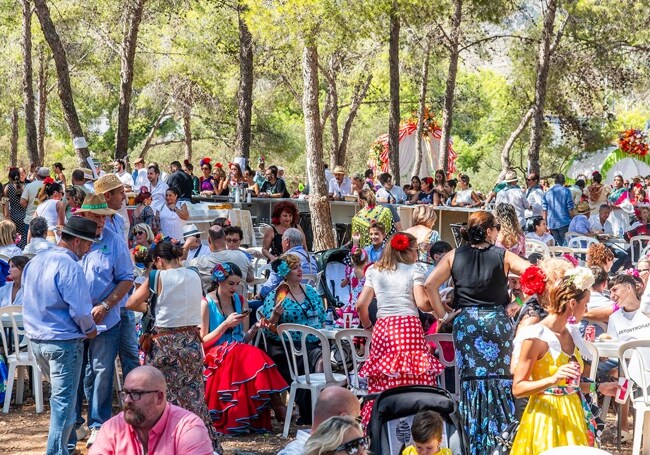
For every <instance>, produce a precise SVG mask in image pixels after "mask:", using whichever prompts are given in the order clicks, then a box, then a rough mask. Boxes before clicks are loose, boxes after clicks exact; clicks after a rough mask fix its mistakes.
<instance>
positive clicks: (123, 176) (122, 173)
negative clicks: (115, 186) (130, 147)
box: [113, 158, 133, 191]
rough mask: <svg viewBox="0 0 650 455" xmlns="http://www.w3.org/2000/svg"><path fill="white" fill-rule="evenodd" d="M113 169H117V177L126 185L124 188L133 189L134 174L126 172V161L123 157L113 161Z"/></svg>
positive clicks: (126, 189)
mask: <svg viewBox="0 0 650 455" xmlns="http://www.w3.org/2000/svg"><path fill="white" fill-rule="evenodd" d="M113 171H115V175H117V178H118V179H120V182H122V184H123V185H124V190H125V191H131V190H132V189H133V176H132V175H131V174H129V173H128V172H126V161H124V160H123V159H121V158H120V159H117V160H115V163H113Z"/></svg>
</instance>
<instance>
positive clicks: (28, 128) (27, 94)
mask: <svg viewBox="0 0 650 455" xmlns="http://www.w3.org/2000/svg"><path fill="white" fill-rule="evenodd" d="M21 3H22V7H23V100H24V101H23V102H24V109H25V148H26V149H27V158H28V159H29V162H30V163H32V164H36V165H38V166H40V165H41V164H43V163H41V161H40V160H39V156H38V143H37V141H36V119H35V105H36V104H35V102H34V75H33V67H32V4H31V2H30V0H22V2H21Z"/></svg>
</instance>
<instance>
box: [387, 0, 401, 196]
mask: <svg viewBox="0 0 650 455" xmlns="http://www.w3.org/2000/svg"><path fill="white" fill-rule="evenodd" d="M399 29H400V18H399V12H398V11H397V1H396V0H393V5H392V9H391V14H390V38H389V42H388V54H389V55H388V66H389V73H390V111H389V114H388V156H389V160H390V173H391V174H392V175H393V181H394V182H395V184H397V185H399V184H400V169H399V122H400V110H399Z"/></svg>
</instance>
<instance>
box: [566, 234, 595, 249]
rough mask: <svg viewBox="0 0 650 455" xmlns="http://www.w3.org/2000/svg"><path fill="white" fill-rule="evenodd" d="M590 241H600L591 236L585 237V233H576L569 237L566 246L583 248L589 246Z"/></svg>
mask: <svg viewBox="0 0 650 455" xmlns="http://www.w3.org/2000/svg"><path fill="white" fill-rule="evenodd" d="M592 243H600V242H599V241H598V240H596V239H595V238H593V237H587V236H586V235H577V236H575V237H571V240H569V243H568V246H569V248H580V249H583V248H589V245H591V244H592Z"/></svg>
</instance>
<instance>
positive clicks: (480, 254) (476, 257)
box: [451, 245, 508, 308]
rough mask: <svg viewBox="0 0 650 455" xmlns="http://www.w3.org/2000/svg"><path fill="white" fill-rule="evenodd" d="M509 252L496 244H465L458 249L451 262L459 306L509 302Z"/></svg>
mask: <svg viewBox="0 0 650 455" xmlns="http://www.w3.org/2000/svg"><path fill="white" fill-rule="evenodd" d="M505 254H506V250H504V249H503V248H499V247H495V246H494V245H490V246H489V247H488V248H485V249H479V248H472V247H471V246H469V245H463V246H461V247H459V248H458V249H457V250H456V253H455V255H454V262H453V264H452V265H451V277H452V279H453V280H454V287H455V292H454V294H455V298H454V306H455V307H456V308H459V307H471V306H480V307H489V306H502V305H506V304H507V303H508V278H507V277H506V274H505V273H504V271H503V267H504V265H503V264H504V257H505Z"/></svg>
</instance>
